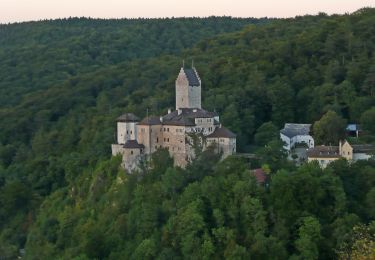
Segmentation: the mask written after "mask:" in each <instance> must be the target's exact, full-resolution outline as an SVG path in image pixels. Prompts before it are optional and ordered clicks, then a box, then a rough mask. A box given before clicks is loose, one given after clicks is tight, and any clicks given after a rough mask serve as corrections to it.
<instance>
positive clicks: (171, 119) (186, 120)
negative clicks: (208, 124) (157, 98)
mask: <svg viewBox="0 0 375 260" xmlns="http://www.w3.org/2000/svg"><path fill="white" fill-rule="evenodd" d="M179 110H180V111H178V110H175V111H173V112H171V113H169V114H167V115H165V116H163V125H181V126H195V118H214V117H216V116H217V113H216V112H209V111H206V110H204V109H200V108H180V109H179Z"/></svg>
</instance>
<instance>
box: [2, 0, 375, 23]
mask: <svg viewBox="0 0 375 260" xmlns="http://www.w3.org/2000/svg"><path fill="white" fill-rule="evenodd" d="M362 7H375V0H0V23H13V22H22V21H33V20H42V19H55V18H64V17H77V16H78V17H82V16H85V17H92V18H137V17H183V16H185V17H187V16H189V17H191V16H195V17H196V16H200V17H206V16H211V15H216V16H223V15H226V16H233V17H294V16H296V15H304V14H317V13H318V12H325V13H328V14H333V13H336V14H343V13H347V12H349V13H351V12H353V11H356V10H357V9H359V8H362Z"/></svg>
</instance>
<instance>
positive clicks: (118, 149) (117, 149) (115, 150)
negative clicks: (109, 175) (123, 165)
mask: <svg viewBox="0 0 375 260" xmlns="http://www.w3.org/2000/svg"><path fill="white" fill-rule="evenodd" d="M123 153H124V147H123V145H122V144H112V156H116V155H118V154H123Z"/></svg>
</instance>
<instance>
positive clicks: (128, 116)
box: [117, 113, 139, 122]
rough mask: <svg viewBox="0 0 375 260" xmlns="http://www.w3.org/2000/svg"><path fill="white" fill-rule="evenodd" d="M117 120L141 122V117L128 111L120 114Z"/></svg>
mask: <svg viewBox="0 0 375 260" xmlns="http://www.w3.org/2000/svg"><path fill="white" fill-rule="evenodd" d="M117 122H139V118H138V117H137V116H136V115H134V114H133V113H126V114H123V115H121V116H119V117H118V118H117Z"/></svg>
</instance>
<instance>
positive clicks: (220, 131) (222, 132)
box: [207, 127, 236, 138]
mask: <svg viewBox="0 0 375 260" xmlns="http://www.w3.org/2000/svg"><path fill="white" fill-rule="evenodd" d="M219 137H222V138H236V135H235V134H234V133H233V132H232V131H230V130H229V129H227V128H225V127H217V128H216V129H215V131H214V132H213V133H211V134H209V135H207V138H219Z"/></svg>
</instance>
